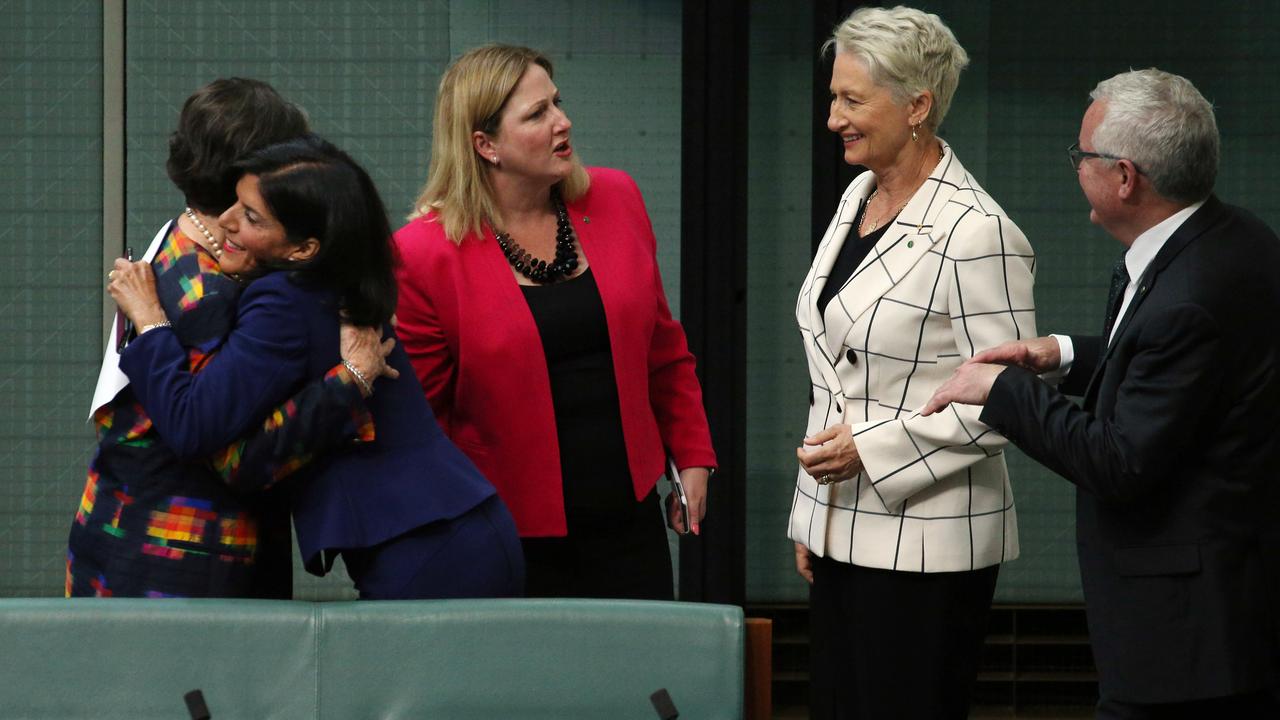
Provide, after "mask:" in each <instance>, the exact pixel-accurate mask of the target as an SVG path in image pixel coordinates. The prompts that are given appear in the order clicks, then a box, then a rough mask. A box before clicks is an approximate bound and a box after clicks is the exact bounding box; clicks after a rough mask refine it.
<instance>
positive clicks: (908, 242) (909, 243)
mask: <svg viewBox="0 0 1280 720" xmlns="http://www.w3.org/2000/svg"><path fill="white" fill-rule="evenodd" d="M915 246H916V241H915V240H908V241H907V247H909V248H910V247H915Z"/></svg>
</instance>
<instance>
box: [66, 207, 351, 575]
mask: <svg viewBox="0 0 1280 720" xmlns="http://www.w3.org/2000/svg"><path fill="white" fill-rule="evenodd" d="M152 269H153V271H154V272H155V275H156V288H157V292H158V294H159V296H160V301H161V304H162V305H163V307H164V311H165V315H166V316H167V317H168V318H169V320H170V322H171V323H172V324H173V331H174V332H175V333H177V336H178V339H179V340H180V342H181V343H182V344H183V346H184V347H186V348H187V351H188V352H187V355H188V357H187V360H188V363H189V365H190V368H191V370H192V371H193V372H199V371H200V370H201V369H202V368H203V367H204V365H205V364H206V363H207V362H208V360H209V359H210V357H212V354H213V353H214V352H216V350H217V348H218V346H219V345H220V344H221V343H222V341H223V339H224V338H225V337H226V335H227V334H228V333H229V332H230V330H231V328H232V327H233V326H234V325H235V320H236V303H237V299H238V297H239V294H240V286H239V284H238V283H237V282H236V281H235V280H233V279H232V278H230V277H228V276H226V275H224V274H222V272H221V271H220V270H219V268H218V263H217V261H216V260H215V259H214V258H213V257H212V256H211V255H210V254H209V253H208V252H206V251H205V250H204V249H203V248H202V247H200V246H199V245H198V244H197V243H196V242H194V241H193V240H192V239H190V238H188V237H187V236H186V235H184V234H183V233H182V231H181V230H180V229H179V227H178V223H177V222H174V223H172V225H171V227H170V231H169V234H168V237H167V238H166V239H165V241H164V243H163V245H162V246H161V248H160V250H159V252H158V253H157V254H156V257H155V260H154V261H152ZM93 419H94V423H95V425H96V427H97V433H98V449H97V452H96V454H95V455H94V458H93V460H92V461H91V462H90V463H89V476H88V480H87V481H86V483H85V488H84V494H83V496H82V497H81V500H80V507H79V509H78V510H77V511H76V514H75V519H74V521H73V522H72V525H71V535H70V539H69V541H68V545H67V559H66V566H67V567H66V594H67V596H68V597H72V596H98V597H112V596H114V597H288V596H289V594H290V589H291V581H290V571H291V567H292V561H291V552H292V547H291V543H290V537H289V521H288V510H287V508H286V507H284V505H283V499H281V502H280V504H277V501H276V498H275V497H274V496H273V493H271V492H258V491H259V490H263V489H264V488H268V487H269V486H271V485H272V484H273V483H274V482H275V481H277V480H280V479H281V478H283V477H284V476H286V475H288V474H289V473H291V472H293V471H294V470H296V469H297V468H298V467H300V466H302V465H303V464H305V463H306V462H307V461H309V460H310V459H311V458H313V457H314V456H315V455H317V454H319V452H320V451H322V450H323V449H324V448H326V447H331V446H332V444H333V443H335V442H341V441H343V440H347V439H360V438H361V437H362V436H363V437H364V439H370V438H371V437H372V427H371V422H370V421H369V419H368V414H367V411H366V410H365V409H364V404H363V399H362V398H361V397H360V393H359V390H358V389H357V388H356V387H355V386H354V384H352V383H351V381H350V379H349V378H348V377H347V376H346V374H345V373H338V372H330V373H329V374H328V375H327V376H326V377H325V378H324V379H323V380H320V379H317V382H315V383H313V384H312V385H310V386H308V387H307V388H305V389H304V390H302V391H301V392H300V393H299V394H298V395H297V396H295V397H294V398H291V399H290V400H289V401H287V402H286V403H284V404H282V405H281V406H280V407H279V408H277V409H276V411H275V412H273V413H272V414H271V415H270V416H269V417H268V418H266V419H265V420H264V422H263V423H262V425H261V426H260V427H258V428H256V429H254V430H253V432H252V433H251V434H250V435H249V436H248V437H247V438H246V439H244V440H242V441H240V442H237V443H235V444H233V445H232V446H231V447H229V448H227V449H226V450H224V451H223V452H222V453H220V454H219V456H218V457H216V458H210V459H201V460H194V461H192V460H183V459H181V458H179V457H178V456H176V455H175V454H174V453H173V451H172V450H170V449H169V448H168V447H167V446H166V445H165V444H164V441H163V438H161V437H160V435H159V433H158V432H157V430H156V429H155V428H154V427H153V426H152V423H151V419H150V418H149V417H148V416H147V412H146V410H144V409H143V407H142V406H141V405H140V404H139V403H138V401H137V399H136V397H135V395H134V393H133V391H132V388H131V387H126V388H125V389H124V390H122V391H121V392H120V394H118V395H117V396H116V398H115V399H114V400H113V401H112V402H110V403H109V404H107V405H105V406H103V407H101V408H99V409H98V410H97V412H95V414H94V418H93ZM233 487H235V488H237V489H233Z"/></svg>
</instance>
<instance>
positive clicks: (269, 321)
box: [117, 136, 524, 599]
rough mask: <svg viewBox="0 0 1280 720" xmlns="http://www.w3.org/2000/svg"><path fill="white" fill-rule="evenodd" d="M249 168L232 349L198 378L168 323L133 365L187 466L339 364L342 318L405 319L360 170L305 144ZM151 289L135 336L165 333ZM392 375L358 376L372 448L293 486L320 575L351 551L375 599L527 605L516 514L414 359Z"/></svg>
mask: <svg viewBox="0 0 1280 720" xmlns="http://www.w3.org/2000/svg"><path fill="white" fill-rule="evenodd" d="M239 166H240V168H241V170H242V171H243V172H244V175H243V176H242V177H241V178H240V180H239V182H238V183H237V185H236V196H237V202H236V204H235V205H234V206H232V207H231V208H230V209H229V210H227V211H226V212H225V213H224V214H223V215H222V217H221V218H220V219H219V224H220V225H221V226H222V228H223V229H224V230H225V232H226V238H225V240H224V243H223V268H224V270H226V271H227V272H242V273H245V272H254V273H260V277H259V278H258V279H257V280H255V281H254V282H253V283H252V284H251V285H250V286H249V288H248V289H247V290H246V291H245V292H244V294H243V296H242V297H241V301H240V306H239V309H238V316H237V320H236V327H235V329H234V330H233V331H232V333H231V335H230V336H229V337H228V338H227V341H226V344H225V345H224V347H223V350H222V351H221V352H220V354H219V355H218V356H217V357H216V358H214V360H212V361H211V362H210V363H209V364H208V365H207V366H206V367H205V368H204V370H203V371H202V372H201V373H200V374H198V375H193V374H191V373H190V372H188V371H187V370H186V362H185V353H184V351H183V349H182V346H181V345H180V344H179V343H178V340H177V338H176V337H175V336H174V335H173V333H172V332H171V331H170V329H169V328H166V327H164V326H163V325H162V324H160V325H158V326H156V327H153V328H152V329H150V330H148V331H147V332H145V333H143V334H142V335H140V336H139V338H138V339H137V340H135V341H134V342H133V344H131V345H130V346H129V347H128V348H127V349H126V350H125V352H124V354H123V355H122V357H121V367H122V369H123V370H124V371H125V373H126V374H127V375H128V376H129V379H130V381H131V382H132V383H133V384H134V387H135V389H136V392H137V395H138V397H139V400H140V401H141V403H142V405H143V406H144V407H145V408H146V409H147V411H148V412H149V413H151V416H152V418H153V421H154V422H155V425H156V427H157V428H159V430H160V432H161V433H162V434H163V435H164V437H165V438H166V439H167V440H168V441H169V442H170V444H171V445H173V446H174V447H175V449H176V450H177V452H179V453H180V454H185V455H191V456H199V455H203V454H208V453H209V452H211V451H212V450H214V449H217V448H219V447H220V446H223V445H226V444H227V443H228V442H229V441H230V440H232V439H234V438H235V437H236V436H237V435H239V434H240V433H242V432H243V430H244V428H246V427H249V426H250V425H252V424H253V423H255V422H260V421H261V420H262V418H263V417H265V416H266V415H267V414H268V412H269V411H271V410H272V409H273V408H274V407H275V406H276V405H277V404H278V403H279V401H280V400H282V399H284V398H288V397H289V396H290V395H291V394H293V393H294V392H296V391H297V389H298V388H299V387H301V386H302V385H303V384H305V383H306V382H307V381H308V379H310V378H313V377H316V376H317V375H323V374H325V373H326V371H328V370H330V369H331V368H333V367H334V366H335V365H336V364H338V363H339V362H340V355H339V324H340V322H341V321H346V322H349V323H351V324H354V325H373V326H376V325H383V326H384V327H386V324H387V323H388V322H389V320H390V318H391V314H392V312H393V310H394V308H395V302H396V295H395V293H396V283H395V280H394V278H393V276H392V263H393V262H394V252H393V250H392V247H391V230H390V227H389V226H388V225H387V221H386V212H385V210H384V208H383V204H382V200H381V199H380V198H379V197H378V193H377V190H376V189H375V188H374V186H373V182H372V181H371V180H370V179H369V176H368V174H367V173H365V171H364V170H363V169H362V168H360V166H359V165H357V164H356V163H355V161H353V160H352V159H351V158H350V157H349V156H348V155H347V154H346V153H344V152H342V151H341V150H339V149H338V148H336V147H334V146H333V145H332V144H330V143H328V142H326V141H324V140H322V139H320V138H318V137H315V136H307V137H304V138H300V139H297V140H291V141H288V142H285V143H280V144H277V145H273V146H271V147H268V148H265V149H263V150H260V151H258V152H256V153H254V154H253V155H251V156H250V157H249V158H248V159H247V160H244V161H242V162H241V163H240V164H239ZM124 270H125V272H127V273H129V274H130V276H131V277H132V275H133V274H134V273H135V272H137V271H138V268H137V265H136V264H135V265H130V266H128V267H125V268H124ZM149 277H150V275H149V274H146V273H138V275H137V279H138V280H139V283H138V286H139V288H140V290H138V291H135V292H132V293H130V294H129V296H128V297H121V296H117V301H118V302H119V303H120V305H121V309H122V310H124V311H125V313H126V314H128V315H129V316H130V318H131V319H132V320H133V321H134V323H135V325H136V326H137V327H147V326H151V325H155V324H158V323H160V322H161V321H162V320H163V317H162V316H161V317H159V318H155V317H152V316H151V315H152V313H154V312H155V307H158V306H157V305H156V303H155V302H154V295H153V294H151V295H149V294H148V292H147V291H146V284H147V280H148V279H149ZM340 315H341V319H340ZM389 332H390V331H388V333H389ZM387 362H388V364H389V366H390V367H391V368H392V371H390V372H388V373H387V375H386V376H385V377H383V378H367V377H361V375H360V373H358V372H356V373H354V374H353V375H352V377H354V378H355V381H356V382H357V383H358V384H360V385H362V390H363V391H364V392H365V394H366V395H369V397H368V399H367V400H366V413H365V414H364V417H361V418H358V419H357V424H358V425H359V426H362V427H363V428H364V429H363V430H362V432H361V441H360V442H357V443H355V444H353V445H351V446H349V447H343V448H340V449H335V450H334V451H333V452H332V454H331V455H329V456H328V457H326V458H322V459H320V460H319V461H314V460H313V461H312V463H311V464H310V465H308V466H307V467H305V468H304V469H303V470H301V471H298V472H296V473H294V474H293V475H290V476H289V479H288V480H286V481H285V482H286V483H287V486H286V488H287V489H288V490H289V491H290V493H291V500H292V511H293V518H294V525H295V529H296V532H297V536H298V545H299V549H300V550H301V552H302V558H303V562H304V564H305V566H306V568H307V570H308V571H309V572H311V573H313V574H316V575H323V574H325V573H326V572H328V571H329V570H330V569H331V568H332V565H333V560H334V558H335V557H336V556H337V555H339V554H341V555H342V556H343V560H344V562H345V564H346V567H347V572H348V574H349V575H350V577H351V579H352V581H353V582H354V583H355V586H356V588H357V589H358V590H359V591H360V596H361V597H362V598H370V599H377V598H381V599H389V598H428V597H502V596H514V595H519V594H520V593H521V591H522V588H523V584H524V559H523V556H522V555H521V551H520V544H519V540H518V538H517V535H516V529H515V524H514V522H513V521H512V519H511V516H510V514H509V513H508V512H507V509H506V507H505V506H504V505H503V504H502V501H501V500H499V499H498V497H497V495H496V494H495V491H494V489H493V486H492V485H490V484H489V482H488V481H487V480H486V479H485V478H484V477H483V476H482V475H481V474H480V472H479V471H478V470H476V468H475V466H474V465H472V464H471V462H470V461H469V460H468V459H467V458H466V456H465V455H463V454H462V453H461V452H460V451H459V450H458V449H457V448H456V447H455V446H454V445H453V444H452V443H451V442H450V441H449V440H448V439H447V438H446V437H445V436H444V434H443V433H442V432H441V430H440V428H439V426H438V424H437V423H436V422H435V418H434V416H433V415H432V413H431V409H430V407H429V406H428V405H427V403H426V399H425V398H424V397H423V395H422V392H421V389H420V387H419V385H418V383H417V380H416V377H415V375H414V373H413V369H412V368H411V367H410V366H409V361H408V358H407V357H406V355H405V353H404V352H403V351H402V350H401V349H400V348H398V347H397V348H395V350H394V351H393V352H392V353H391V355H390V356H389V357H388V359H387ZM350 369H351V368H350V367H348V370H350ZM396 371H398V373H397V372H396ZM344 377H345V374H344ZM374 380H377V382H376V387H375V384H374ZM374 390H376V392H374ZM370 393H372V394H370ZM301 459H302V458H297V459H296V460H301ZM288 464H290V463H285V465H288ZM285 465H282V467H281V469H282V470H284V469H286V468H285ZM233 482H234V480H233Z"/></svg>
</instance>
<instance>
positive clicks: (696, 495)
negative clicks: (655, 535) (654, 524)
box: [667, 467, 711, 535]
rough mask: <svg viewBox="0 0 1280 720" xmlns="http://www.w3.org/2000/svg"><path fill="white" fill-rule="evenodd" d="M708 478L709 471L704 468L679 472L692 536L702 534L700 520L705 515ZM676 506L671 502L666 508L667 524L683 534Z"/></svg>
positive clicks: (709, 475) (683, 529)
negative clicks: (687, 502)
mask: <svg viewBox="0 0 1280 720" xmlns="http://www.w3.org/2000/svg"><path fill="white" fill-rule="evenodd" d="M710 477H711V471H710V470H708V469H707V468H704V467H691V468H685V469H684V470H681V471H680V482H681V484H683V485H684V496H685V499H686V500H688V501H689V517H690V518H691V519H692V521H693V522H691V523H690V527H689V530H690V531H692V532H693V534H694V535H701V534H702V528H701V523H702V518H704V517H706V515H707V480H708V479H709V478H710ZM678 504H679V503H674V502H673V503H671V504H670V505H669V506H668V507H667V510H668V513H667V522H668V523H669V524H670V525H671V528H672V529H673V530H675V531H676V532H678V533H684V532H685V527H684V518H682V517H680V512H679V511H677V510H676V509H675V508H676V506H677V505H678Z"/></svg>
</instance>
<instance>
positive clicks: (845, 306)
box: [789, 143, 1036, 572]
mask: <svg viewBox="0 0 1280 720" xmlns="http://www.w3.org/2000/svg"><path fill="white" fill-rule="evenodd" d="M875 183H876V179H875V176H874V175H873V174H872V173H870V172H865V173H862V174H861V175H859V176H858V177H857V178H856V179H855V180H854V181H853V182H852V183H851V184H850V185H849V188H848V189H847V190H845V193H844V196H843V197H842V198H841V199H840V205H839V207H838V208H837V209H836V214H835V217H834V218H832V220H831V224H830V225H829V226H828V227H827V230H826V233H825V234H824V235H823V238H822V243H821V244H820V245H819V246H818V251H817V255H816V256H815V257H814V260H813V266H812V267H811V268H810V269H809V275H808V276H807V277H806V278H805V281H804V284H803V286H801V288H800V298H799V302H798V303H797V304H796V321H797V323H799V325H800V334H801V335H802V337H803V338H804V350H805V356H806V357H807V359H808V365H809V376H810V381H811V383H812V386H811V390H810V397H811V403H810V408H809V419H808V427H807V428H806V435H811V434H813V433H816V432H818V431H820V430H822V429H824V428H827V427H830V426H831V425H834V424H837V423H848V424H850V425H851V426H852V429H853V435H854V443H855V445H856V446H857V448H858V452H859V455H860V456H861V457H862V461H863V463H864V465H865V468H866V469H865V471H864V472H862V473H860V474H859V475H858V476H857V478H854V479H850V480H847V481H845V482H840V483H835V484H831V485H822V486H820V485H818V484H817V483H816V482H814V480H813V478H811V477H809V475H808V474H806V473H805V472H804V470H803V468H801V470H800V472H799V476H798V479H797V481H796V491H795V496H794V499H793V501H792V507H791V520H790V530H789V535H790V537H791V539H792V540H795V541H796V542H800V543H803V544H804V545H806V546H808V548H809V549H810V550H811V551H812V552H814V553H815V554H817V555H819V556H825V557H830V558H833V559H835V560H838V561H840V562H848V563H853V564H855V565H862V566H867V567H875V568H887V569H893V570H905V571H916V572H949V571H958V570H971V569H977V568H981V567H986V566H988V565H994V564H996V563H999V562H1003V561H1005V560H1012V559H1013V558H1015V557H1017V555H1018V530H1017V520H1016V517H1015V513H1014V506H1013V494H1012V492H1011V489H1010V487H1009V473H1008V470H1007V469H1006V467H1005V461H1004V451H1003V448H1004V446H1005V439H1004V437H1003V436H1001V435H999V434H998V433H996V432H995V431H993V430H991V429H990V428H988V427H987V426H986V425H984V424H982V423H981V422H980V421H979V420H978V414H979V411H981V408H980V407H976V406H965V405H952V406H951V407H950V408H948V409H947V410H945V411H943V412H940V413H937V414H935V415H932V416H930V417H921V416H920V414H919V412H918V410H919V408H920V407H921V406H923V405H924V403H925V401H926V400H928V399H929V397H930V396H931V395H932V394H933V391H934V390H936V389H937V387H938V386H939V385H940V384H942V382H943V381H944V380H946V379H947V378H948V377H950V375H951V373H952V371H953V370H955V368H956V367H957V366H958V365H959V364H960V363H961V362H963V360H964V359H965V358H967V357H970V356H972V355H973V354H974V353H976V352H977V351H979V350H983V349H986V348H988V347H991V346H993V345H997V344H999V343H1002V342H1005V341H1007V340H1014V339H1018V338H1031V337H1035V335H1036V326H1035V301H1034V298H1033V297H1032V286H1033V284H1034V278H1035V255H1034V253H1033V252H1032V250H1031V245H1030V244H1029V243H1028V242H1027V239H1026V236H1024V235H1023V234H1022V231H1021V230H1019V229H1018V227H1017V226H1016V225H1014V224H1013V221H1011V220H1010V219H1009V217H1008V216H1007V215H1006V214H1005V212H1004V210H1002V209H1001V208H1000V206H999V205H997V204H996V203H995V201H993V200H992V199H991V197H990V196H989V195H987V193H986V191H984V190H983V189H982V188H981V187H980V186H979V185H978V183H977V181H975V180H974V179H973V176H971V175H970V174H969V173H968V172H967V171H966V170H965V169H964V166H963V165H961V164H960V161H959V160H958V159H956V157H955V154H954V153H953V152H952V151H951V148H950V147H948V146H947V145H946V144H945V143H944V144H943V157H942V160H941V161H940V162H939V163H938V166H937V167H936V168H935V169H934V171H933V173H932V174H931V175H930V176H929V179H928V180H926V181H925V183H924V185H923V186H921V187H920V189H919V190H917V191H916V193H915V195H914V196H912V198H911V200H910V201H909V202H908V203H907V205H906V207H905V208H904V209H903V210H902V212H901V213H900V214H899V216H898V219H897V220H896V221H895V222H894V224H893V225H891V226H890V227H889V229H888V230H887V231H886V232H885V233H884V235H883V237H881V238H880V240H879V242H877V243H876V246H875V248H874V249H872V250H871V252H869V253H868V254H867V256H866V258H865V259H863V261H862V263H861V264H860V265H859V266H858V268H857V269H856V270H855V271H854V273H853V275H852V276H850V278H849V280H848V281H847V282H846V283H845V284H844V286H843V287H841V288H840V290H839V292H838V293H837V294H836V295H835V297H833V298H832V299H831V302H830V303H829V304H828V305H827V310H826V314H825V316H820V315H819V314H818V308H817V304H816V303H817V299H818V294H819V293H820V292H821V291H822V288H823V285H824V284H825V283H826V280H827V276H828V274H829V273H830V272H831V267H832V265H833V264H834V263H835V260H836V256H837V255H838V254H839V252H840V246H841V245H842V244H843V243H844V241H845V238H846V237H847V236H848V235H849V233H850V231H851V230H853V224H854V222H855V221H856V218H857V216H858V211H859V209H860V207H861V206H862V205H863V204H864V203H866V200H867V196H868V195H870V194H871V191H872V190H873V189H874V188H875ZM855 232H856V231H855ZM855 237H856V234H855Z"/></svg>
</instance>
